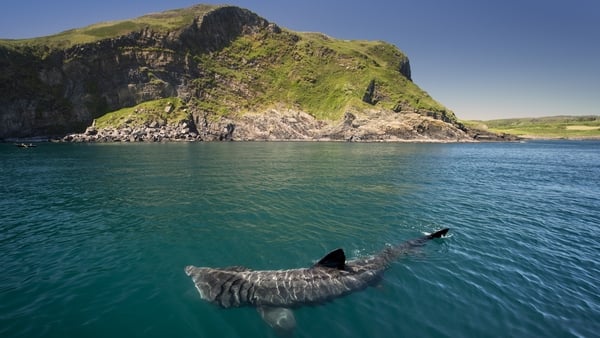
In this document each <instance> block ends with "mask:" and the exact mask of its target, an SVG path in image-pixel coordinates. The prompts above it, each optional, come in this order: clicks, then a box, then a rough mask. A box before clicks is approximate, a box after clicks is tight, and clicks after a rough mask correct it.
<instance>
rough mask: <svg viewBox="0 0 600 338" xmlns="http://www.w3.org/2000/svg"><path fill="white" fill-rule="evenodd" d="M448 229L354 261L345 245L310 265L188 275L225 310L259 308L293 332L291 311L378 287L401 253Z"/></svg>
mask: <svg viewBox="0 0 600 338" xmlns="http://www.w3.org/2000/svg"><path fill="white" fill-rule="evenodd" d="M448 230H449V229H447V228H446V229H442V230H439V231H436V232H434V233H432V234H430V235H427V236H423V237H420V238H416V239H413V240H410V241H407V242H403V243H401V244H399V245H395V246H387V247H385V248H384V249H383V250H382V251H381V252H379V253H378V254H377V255H374V256H371V257H367V258H360V259H356V260H351V261H346V255H345V254H344V251H343V250H342V249H336V250H334V251H331V252H330V253H328V254H327V255H325V256H324V257H323V258H322V259H321V260H319V262H317V263H316V264H314V265H313V266H311V267H308V268H300V269H289V270H259V271H255V270H251V269H248V268H245V267H241V266H233V267H226V268H207V267H195V266H193V265H189V266H186V267H185V273H186V274H187V275H188V276H190V277H191V278H192V281H193V282H194V284H195V286H196V289H198V292H199V293H200V297H201V298H202V299H204V300H206V301H209V302H211V303H213V304H216V305H219V306H221V307H223V308H230V307H240V306H254V307H257V308H258V311H259V313H260V314H261V317H262V318H263V319H264V320H265V321H266V322H267V323H268V324H269V325H270V326H271V327H273V328H274V329H275V330H276V331H279V332H291V331H293V329H294V327H295V325H296V321H295V318H294V316H293V313H292V312H291V310H290V309H292V308H296V307H300V306H305V305H315V304H319V303H323V302H327V301H330V300H332V299H335V298H338V297H342V296H345V295H347V294H349V293H352V292H355V291H359V290H363V289H365V288H367V287H368V286H372V285H375V284H376V283H377V282H378V281H379V280H380V279H381V278H382V276H383V272H384V271H385V270H386V269H387V268H388V267H389V266H390V264H391V263H392V262H394V261H395V260H397V259H398V258H399V257H400V256H401V255H404V254H407V253H409V252H411V251H412V250H414V249H415V248H416V247H419V246H422V245H424V244H425V243H426V242H427V241H429V240H431V239H434V238H440V237H442V236H444V235H445V234H446V233H447V232H448Z"/></svg>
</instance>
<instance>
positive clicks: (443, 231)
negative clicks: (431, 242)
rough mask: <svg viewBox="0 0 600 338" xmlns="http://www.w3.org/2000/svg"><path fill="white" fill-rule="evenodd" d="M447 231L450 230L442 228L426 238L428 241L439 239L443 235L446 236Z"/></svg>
mask: <svg viewBox="0 0 600 338" xmlns="http://www.w3.org/2000/svg"><path fill="white" fill-rule="evenodd" d="M448 230H450V229H449V228H444V229H442V230H438V231H436V232H434V233H432V234H430V235H428V236H427V238H428V239H433V238H440V237H442V236H444V235H446V234H447V233H448Z"/></svg>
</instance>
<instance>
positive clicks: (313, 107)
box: [196, 31, 453, 120]
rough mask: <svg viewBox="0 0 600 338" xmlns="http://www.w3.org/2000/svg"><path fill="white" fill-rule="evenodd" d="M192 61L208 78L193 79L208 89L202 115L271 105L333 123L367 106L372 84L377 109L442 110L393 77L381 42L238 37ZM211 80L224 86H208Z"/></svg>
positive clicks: (398, 57)
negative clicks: (365, 99) (203, 68)
mask: <svg viewBox="0 0 600 338" xmlns="http://www.w3.org/2000/svg"><path fill="white" fill-rule="evenodd" d="M198 59H199V60H198V61H199V63H201V64H203V65H205V66H206V69H207V72H208V74H207V76H206V77H202V78H199V79H197V80H196V82H197V83H198V85H199V86H200V87H202V88H205V89H207V90H208V91H207V98H206V99H204V100H202V102H199V104H200V105H204V106H205V108H206V109H207V110H212V111H217V112H219V111H220V112H222V113H226V112H231V111H235V112H242V111H261V110H263V109H265V108H269V106H271V105H273V104H274V103H276V104H283V105H286V106H289V107H293V108H298V109H301V110H304V111H307V112H310V113H311V114H313V115H314V116H315V117H317V118H320V119H331V120H335V119H339V118H340V117H341V116H342V115H343V114H344V112H345V111H348V110H350V111H354V110H359V111H360V110H364V109H369V108H372V107H373V106H371V105H369V104H367V103H365V102H363V101H362V98H363V95H364V93H365V90H366V89H367V87H368V85H369V83H370V81H372V80H374V81H375V87H376V98H377V101H378V102H377V106H378V107H380V108H384V109H394V107H396V106H397V105H398V104H399V103H408V104H409V105H410V106H412V107H415V108H417V109H427V110H434V111H446V109H445V108H444V107H443V106H442V105H441V104H439V103H438V102H436V101H435V100H434V99H432V98H431V97H430V96H429V95H428V94H427V93H426V92H424V91H423V90H421V89H420V88H419V87H418V86H416V85H415V84H414V83H413V82H412V81H410V80H409V79H407V78H406V77H405V76H403V75H402V74H401V73H400V72H399V69H398V67H399V66H400V65H401V64H402V63H403V62H405V61H406V56H405V55H404V54H402V53H401V52H400V51H399V50H398V49H397V48H396V47H394V46H392V45H390V44H387V43H385V42H380V41H348V40H337V39H332V38H330V37H327V36H325V35H323V34H316V33H294V32H288V31H283V32H282V33H280V34H272V33H263V34H252V35H244V36H241V37H240V38H238V39H237V40H235V41H234V42H233V43H232V44H231V45H230V46H228V47H227V48H225V49H223V50H222V51H219V52H218V53H215V54H206V55H201V56H198ZM214 78H220V79H224V81H220V83H214ZM207 82H208V83H207ZM232 88H235V90H234V91H232V90H231V89H232ZM224 103H225V104H224ZM448 114H451V112H448ZM452 116H453V115H452Z"/></svg>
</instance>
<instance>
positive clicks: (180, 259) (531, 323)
mask: <svg viewBox="0 0 600 338" xmlns="http://www.w3.org/2000/svg"><path fill="white" fill-rule="evenodd" d="M0 174H1V175H0V193H1V199H0V269H1V270H0V272H1V277H0V336H1V337H166V336H168V337H275V334H274V333H273V332H272V331H271V330H270V328H269V327H268V326H267V325H266V324H265V323H264V322H263V321H262V320H261V319H260V317H259V315H258V313H257V312H256V311H255V310H254V309H251V308H240V309H220V308H217V307H215V306H213V305H211V304H208V303H206V302H204V301H203V300H201V299H200V297H199V295H198V293H197V291H196V290H195V288H194V286H193V284H192V282H191V280H190V279H189V278H188V277H187V276H186V275H185V273H184V271H183V268H184V267H185V266H186V265H189V264H193V265H197V266H231V265H244V266H247V267H250V268H254V269H279V268H282V269H283V268H293V267H304V266H308V265H310V264H312V263H314V262H315V260H318V259H319V258H320V256H322V255H323V254H325V253H326V252H328V251H329V250H331V249H334V248H337V247H343V248H344V249H345V250H346V252H347V255H348V256H349V257H350V258H352V257H354V258H356V257H362V256H365V255H368V254H370V253H374V252H376V251H377V250H379V249H381V248H382V247H383V246H384V245H386V243H396V242H399V241H402V240H407V239H411V238H413V237H418V236H421V235H422V233H423V232H429V231H432V230H435V229H438V228H442V227H450V228H451V234H452V235H451V236H450V237H448V238H444V239H440V240H435V241H433V242H431V243H429V244H428V245H427V246H426V247H424V248H422V249H420V250H418V251H416V252H414V253H413V254H411V255H409V256H406V257H403V258H401V259H400V260H399V261H398V262H397V263H396V264H394V265H393V266H392V267H391V268H390V269H389V270H388V271H387V272H386V275H385V278H384V280H383V281H382V283H381V284H380V285H379V286H377V287H374V288H369V289H367V290H365V291H362V292H358V293H354V294H352V295H349V296H347V297H344V298H341V299H337V300H335V301H333V302H330V303H327V304H324V305H321V306H315V307H305V308H300V309H298V310H295V314H296V319H297V322H298V328H297V330H296V332H295V336H296V337H333V336H335V337H341V336H343V337H508V336H512V337H577V336H579V337H598V336H599V334H598V332H600V287H599V285H600V235H598V231H599V230H600V226H599V223H600V215H599V213H600V142H574V141H571V142H560V141H554V142H528V143H490V144H354V143H352V144H348V143H316V142H313V143H192V144H180V143H178V144H127V145H125V144H97V145H86V144H40V145H39V146H38V147H37V148H30V149H21V148H17V147H14V146H13V145H8V144H0Z"/></svg>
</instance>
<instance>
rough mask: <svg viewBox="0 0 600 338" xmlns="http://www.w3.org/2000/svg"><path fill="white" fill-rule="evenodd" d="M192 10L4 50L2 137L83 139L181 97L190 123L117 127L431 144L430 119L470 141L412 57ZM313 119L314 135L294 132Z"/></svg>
mask: <svg viewBox="0 0 600 338" xmlns="http://www.w3.org/2000/svg"><path fill="white" fill-rule="evenodd" d="M196 10H197V9H196ZM178 13H179V12H178ZM181 13H185V14H186V15H188V16H189V15H190V13H193V14H194V13H195V14H196V15H192V16H191V18H190V20H189V21H185V20H183V21H182V22H184V24H181V25H178V26H173V27H169V29H157V28H156V27H154V26H152V25H151V24H148V25H146V24H142V25H141V26H140V24H139V22H146V21H144V19H145V18H146V19H147V21H148V22H153V21H152V20H154V19H161V17H160V14H158V15H153V16H148V17H142V18H140V19H138V21H134V23H135V24H137V25H138V26H135V28H134V29H133V30H131V31H129V32H126V33H119V34H115V35H113V36H109V37H100V38H97V39H92V40H93V41H86V42H82V43H74V42H73V41H61V42H60V43H57V42H56V41H54V42H53V43H44V42H40V41H4V42H2V43H0V138H9V137H32V136H42V135H43V136H56V135H61V136H62V135H65V134H68V133H72V132H82V131H83V130H85V128H86V127H87V126H89V125H91V124H92V123H93V121H94V119H97V118H100V117H102V116H107V115H105V114H107V113H109V112H113V111H118V110H120V109H122V108H124V107H135V106H136V105H139V104H141V103H143V102H151V101H154V100H158V99H163V98H169V97H174V98H178V99H179V100H181V102H183V104H182V106H181V107H180V108H179V109H180V113H182V112H183V116H184V118H179V119H178V120H176V121H175V120H173V121H171V120H169V117H168V116H162V117H160V116H159V117H148V118H145V119H144V118H142V119H141V120H140V119H137V118H136V119H133V118H131V117H123V118H122V119H121V120H119V119H113V120H114V121H116V122H114V125H112V126H109V127H111V128H126V127H132V126H131V124H132V123H134V122H132V121H133V120H136V121H137V122H135V123H138V124H142V125H145V126H148V125H149V124H151V123H153V122H154V123H158V124H159V125H160V124H169V123H171V124H179V123H181V122H182V120H185V124H186V125H189V126H191V128H190V129H189V130H191V132H194V133H195V135H198V136H197V137H194V138H195V139H204V140H211V139H292V138H294V139H306V138H333V139H355V140H362V139H365V140H370V139H394V138H400V139H414V138H419V135H421V137H424V138H428V137H430V136H431V135H427V130H431V128H430V127H427V128H424V127H421V129H419V127H418V125H421V126H423V125H427V126H431V125H432V124H431V123H429V122H427V123H421V124H419V123H418V122H414V121H413V122H410V123H409V121H412V120H414V118H416V116H419V117H421V118H422V120H421V121H420V122H423V121H438V122H434V123H433V124H436V125H437V124H438V123H439V126H438V127H436V128H438V129H439V128H442V129H444V128H445V129H447V130H452V132H448V133H444V132H442V133H438V134H436V135H437V136H440V135H446V134H447V135H450V136H448V137H447V138H448V139H453V140H461V139H469V138H470V136H468V135H467V133H466V128H465V127H464V126H462V125H461V124H460V123H458V122H457V121H456V118H455V116H454V114H453V113H452V112H450V111H448V110H446V109H445V108H444V107H443V106H441V105H440V104H438V103H437V102H435V101H434V100H433V99H431V98H430V97H429V96H428V95H427V94H426V93H425V92H423V91H421V90H420V89H419V88H418V87H417V86H416V85H414V84H413V83H412V80H411V74H410V65H409V62H408V58H406V57H405V56H404V55H403V54H402V53H401V52H399V51H398V50H397V49H396V48H395V47H393V46H391V45H388V44H385V43H380V42H356V43H354V42H347V41H339V40H335V39H331V38H329V37H326V36H324V35H320V34H301V33H294V32H289V31H285V30H282V29H280V28H279V27H277V26H276V25H274V24H272V23H269V22H267V21H266V20H265V19H263V18H261V17H259V16H257V15H256V14H254V13H252V12H250V11H248V10H245V9H241V8H237V7H216V8H209V9H208V10H205V11H202V12H198V11H196V12H194V8H192V9H189V10H182V11H181ZM167 14H168V13H165V14H164V15H167ZM168 18H169V19H172V16H171V17H168ZM151 19H152V20H151ZM140 20H141V21H140ZM164 20H166V19H164ZM127 24H129V22H127ZM121 26H126V24H125V23H120V24H116V25H115V26H114V27H109V28H111V29H112V28H114V29H116V28H115V27H121ZM139 27H141V28H139ZM101 28H102V29H104V30H107V29H108V28H104V27H101ZM138 28H139V29H138ZM100 31H101V29H100V28H94V29H93V30H92V29H88V30H87V31H84V32H87V34H89V35H93V34H99V32H100ZM65 36H70V35H65ZM135 111H136V112H138V113H139V111H142V110H139V109H137V110H135ZM274 112H275V115H273V114H274ZM167 113H169V112H167ZM290 114H292V115H294V114H295V115H294V116H295V117H290V116H291V115H290ZM409 114H412V115H409ZM109 115H110V114H109ZM138 115H139V114H138ZM163 115H164V114H163ZM177 116H181V114H179V115H177ZM349 116H354V118H351V119H352V121H350V122H348V121H349V120H348V119H349V118H350V117H349ZM356 116H358V118H356ZM403 116H404V117H406V118H403ZM409 116H410V118H409ZM299 117H301V118H299ZM290 121H291V122H290ZM302 121H304V122H305V125H303V126H302V127H300V129H301V130H304V132H300V133H295V132H285V130H288V129H289V128H292V129H293V125H295V126H296V127H298V126H300V125H301V124H299V123H300V122H302ZM376 121H379V122H376ZM385 121H388V122H389V124H386V123H387V122H385ZM394 121H395V122H394ZM128 124H129V125H128ZM395 125H396V126H399V125H405V126H408V127H406V128H408V129H406V130H405V131H404V132H398V130H399V129H398V128H400V127H394V126H395ZM366 126H368V127H366ZM286 128H287V129H286ZM361 128H362V129H361ZM394 128H395V129H394ZM402 128H404V127H402ZM402 128H400V129H402ZM292 129H289V130H292ZM252 130H254V132H252ZM366 130H368V132H367V131H366ZM394 130H395V131H394ZM403 130H404V129H403ZM409 134H410V135H409ZM374 135H378V136H374ZM437 136H436V137H437ZM440 137H441V136H440Z"/></svg>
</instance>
